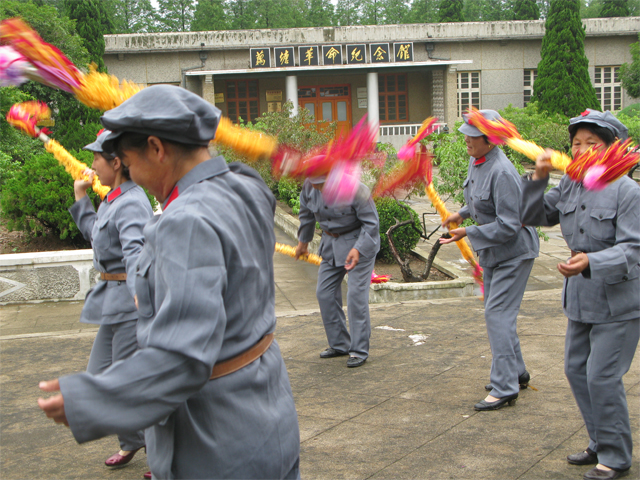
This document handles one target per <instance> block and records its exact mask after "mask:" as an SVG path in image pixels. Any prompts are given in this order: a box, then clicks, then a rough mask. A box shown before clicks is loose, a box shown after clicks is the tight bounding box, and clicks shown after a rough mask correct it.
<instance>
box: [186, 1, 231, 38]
mask: <svg viewBox="0 0 640 480" xmlns="http://www.w3.org/2000/svg"><path fill="white" fill-rule="evenodd" d="M228 28H229V25H228V23H227V16H226V14H225V12H224V2H223V0H198V5H197V6H196V10H195V12H194V15H193V23H192V24H191V31H192V32H201V31H210V30H227V29H228Z"/></svg>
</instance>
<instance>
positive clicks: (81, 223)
mask: <svg viewBox="0 0 640 480" xmlns="http://www.w3.org/2000/svg"><path fill="white" fill-rule="evenodd" d="M69 213H70V214H71V217H72V218H73V221H74V222H75V223H76V225H77V226H78V230H80V232H81V233H82V236H83V237H84V239H85V240H86V241H87V242H91V241H92V239H91V231H92V230H93V225H94V224H95V223H96V218H98V214H97V213H96V211H95V209H94V208H93V204H92V203H91V199H90V198H89V195H85V196H84V197H82V198H81V199H80V200H78V201H77V202H75V203H74V204H73V205H71V207H70V208H69Z"/></svg>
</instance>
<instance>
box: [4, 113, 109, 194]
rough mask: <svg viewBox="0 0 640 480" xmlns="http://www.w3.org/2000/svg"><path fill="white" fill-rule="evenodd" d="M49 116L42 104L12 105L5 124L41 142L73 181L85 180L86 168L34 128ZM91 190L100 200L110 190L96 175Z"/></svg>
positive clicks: (60, 146) (56, 143)
mask: <svg viewBox="0 0 640 480" xmlns="http://www.w3.org/2000/svg"><path fill="white" fill-rule="evenodd" d="M50 115H51V111H50V110H49V107H47V105H46V104H45V103H43V102H38V101H31V102H24V103H17V104H15V105H13V106H12V107H11V109H10V110H9V113H7V122H9V124H10V125H12V126H14V127H15V128H17V129H19V130H22V131H23V132H25V133H26V134H27V135H29V136H31V137H33V138H38V139H39V140H41V141H42V142H43V143H44V148H45V149H46V150H47V152H49V153H52V154H53V156H54V157H55V159H56V160H58V162H59V163H60V165H62V166H63V167H64V169H65V170H66V171H67V173H69V174H70V175H71V177H72V178H73V179H74V180H79V179H85V178H86V177H85V176H84V175H83V172H84V171H85V169H87V168H88V167H87V166H86V165H85V164H84V163H82V162H80V161H79V160H77V159H76V158H74V157H73V155H71V154H70V153H69V152H67V151H66V150H65V149H64V147H63V146H62V145H60V144H59V143H58V142H56V141H55V140H53V139H52V138H49V137H48V136H47V135H46V134H45V132H43V131H41V130H39V129H38V128H37V127H36V123H37V122H38V121H39V120H43V119H46V118H49V117H50ZM91 188H93V191H94V192H96V193H97V194H98V195H99V196H100V198H101V199H102V198H104V197H105V195H106V194H107V193H109V191H110V190H111V189H110V188H109V187H106V186H104V185H102V184H101V183H100V180H98V176H97V175H96V176H94V177H93V183H92V185H91Z"/></svg>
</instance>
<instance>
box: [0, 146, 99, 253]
mask: <svg viewBox="0 0 640 480" xmlns="http://www.w3.org/2000/svg"><path fill="white" fill-rule="evenodd" d="M70 153H71V154H72V155H73V156H74V157H76V158H77V159H78V160H80V161H82V162H84V163H86V164H87V166H89V165H90V164H91V162H92V161H93V154H92V152H87V151H82V150H81V151H76V152H70ZM89 195H90V197H91V198H92V200H94V199H95V198H96V195H95V194H94V193H93V192H92V191H91V190H90V191H89ZM74 201H75V197H74V193H73V179H72V178H71V176H70V175H69V174H68V173H67V172H65V170H64V168H63V167H62V166H60V164H59V163H58V161H57V160H56V159H55V158H54V157H53V155H52V154H50V153H47V152H42V153H39V154H36V155H33V156H32V157H29V158H27V159H26V160H25V162H24V165H23V166H22V168H21V169H20V170H19V171H18V172H17V173H16V174H15V175H14V177H13V178H10V179H8V180H7V182H6V183H5V185H4V186H3V188H2V200H1V202H2V215H3V217H4V218H5V219H6V220H7V227H8V228H9V229H10V230H24V231H26V232H27V233H29V234H30V235H33V236H39V235H46V234H47V233H48V232H51V233H53V234H54V235H57V236H59V237H60V239H62V240H64V239H66V238H69V239H72V240H73V241H76V240H77V241H78V242H81V243H82V235H81V234H80V231H79V230H78V228H77V227H76V225H75V223H74V222H73V219H72V218H71V215H70V214H69V212H68V211H67V210H68V209H69V207H70V206H71V205H72V204H73V202H74ZM94 204H95V203H94Z"/></svg>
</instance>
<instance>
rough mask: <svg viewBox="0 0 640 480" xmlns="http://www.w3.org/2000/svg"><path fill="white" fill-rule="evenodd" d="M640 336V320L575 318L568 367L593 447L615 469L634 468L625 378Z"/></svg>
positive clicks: (570, 328) (566, 358)
mask: <svg viewBox="0 0 640 480" xmlns="http://www.w3.org/2000/svg"><path fill="white" fill-rule="evenodd" d="M639 337H640V319H636V320H630V321H626V322H614V323H596V324H593V323H582V322H576V321H573V320H571V319H569V324H568V326H567V336H566V339H565V352H564V371H565V374H566V375H567V380H569V385H571V390H572V391H573V396H574V397H575V399H576V403H577V404H578V408H580V413H582V418H583V419H584V423H585V425H586V426H587V432H588V433H589V448H590V449H591V450H593V451H594V452H596V453H597V454H598V462H599V463H601V464H602V465H605V466H607V467H609V468H616V469H626V468H629V467H630V466H631V451H632V448H633V441H632V438H631V428H630V426H629V410H628V409H627V396H626V394H625V391H624V384H623V382H622V376H623V375H624V374H625V373H627V372H628V371H629V367H630V366H631V361H632V360H633V355H634V353H635V351H636V347H637V346H638V338H639Z"/></svg>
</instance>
